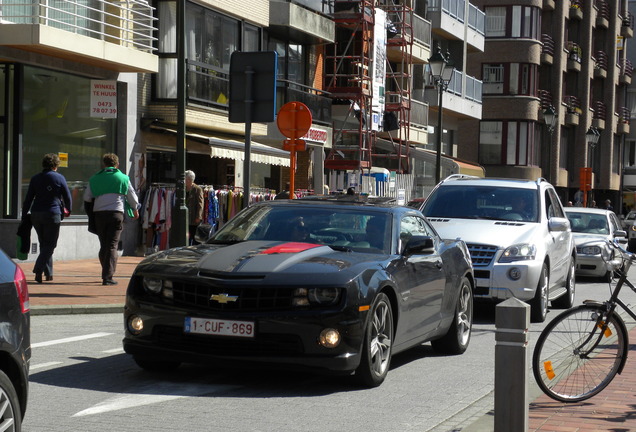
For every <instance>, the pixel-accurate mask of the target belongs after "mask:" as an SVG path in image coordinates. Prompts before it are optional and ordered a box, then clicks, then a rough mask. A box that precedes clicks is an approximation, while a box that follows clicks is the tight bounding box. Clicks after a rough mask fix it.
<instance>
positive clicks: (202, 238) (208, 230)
mask: <svg viewBox="0 0 636 432" xmlns="http://www.w3.org/2000/svg"><path fill="white" fill-rule="evenodd" d="M212 234H213V233H212V225H210V224H199V226H198V227H197V230H196V232H195V233H194V239H195V240H196V241H197V242H199V243H207V241H208V240H210V237H212Z"/></svg>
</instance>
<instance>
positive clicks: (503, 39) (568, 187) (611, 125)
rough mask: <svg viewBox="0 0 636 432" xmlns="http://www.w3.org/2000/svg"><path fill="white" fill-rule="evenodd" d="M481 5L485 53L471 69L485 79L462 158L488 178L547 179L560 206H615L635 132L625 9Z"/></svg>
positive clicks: (542, 0)
mask: <svg viewBox="0 0 636 432" xmlns="http://www.w3.org/2000/svg"><path fill="white" fill-rule="evenodd" d="M475 3H476V4H477V5H478V6H479V7H480V9H482V10H483V11H484V12H485V14H486V46H485V49H484V52H483V53H477V54H474V55H471V57H470V68H469V69H470V70H471V71H472V72H473V73H474V74H475V76H477V77H479V78H480V79H482V80H483V83H484V91H483V103H484V110H483V118H482V119H481V120H480V121H478V122H476V121H468V122H467V125H466V127H465V128H462V131H463V132H465V133H466V135H465V136H464V137H462V138H460V151H459V155H460V156H462V157H467V158H475V157H476V160H477V161H478V162H479V163H480V164H482V165H483V166H484V167H485V169H486V174H487V175H488V176H489V177H493V176H494V177H496V176H500V177H512V178H527V179H536V178H538V177H544V178H547V179H548V180H549V181H550V182H551V183H553V184H554V185H555V187H556V188H557V191H558V192H559V195H560V197H561V200H562V201H563V202H564V203H566V202H568V201H572V202H573V203H574V204H577V203H578V205H584V204H585V205H591V203H592V201H596V202H597V203H601V202H604V201H605V199H611V201H612V202H614V203H619V202H620V201H621V181H622V180H621V179H622V176H621V167H622V160H623V147H624V141H625V138H626V136H627V134H629V132H630V110H629V109H628V107H627V105H628V103H627V86H628V85H629V84H630V83H631V79H632V64H631V62H630V60H629V58H628V57H627V55H626V52H627V50H626V47H627V46H628V45H629V41H630V39H631V38H632V37H633V15H632V14H631V13H630V12H629V10H628V8H627V2H626V1H623V0H615V1H611V0H595V1H579V0H566V1H554V0H529V1H514V2H501V1H495V0H480V1H476V2H475ZM551 114H553V115H551ZM551 119H555V121H554V123H553V124H547V123H548V122H547V121H548V120H551ZM475 136H478V137H479V141H478V148H477V149H475V140H474V137H475ZM585 169H587V170H585ZM586 171H588V172H589V171H591V173H592V175H591V178H590V179H589V181H588V180H586V175H585V172H586ZM581 189H582V190H581Z"/></svg>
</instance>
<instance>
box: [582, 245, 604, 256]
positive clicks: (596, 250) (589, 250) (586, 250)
mask: <svg viewBox="0 0 636 432" xmlns="http://www.w3.org/2000/svg"><path fill="white" fill-rule="evenodd" d="M577 252H578V253H580V254H581V255H600V254H601V248H600V246H581V248H579V250H578V251H577Z"/></svg>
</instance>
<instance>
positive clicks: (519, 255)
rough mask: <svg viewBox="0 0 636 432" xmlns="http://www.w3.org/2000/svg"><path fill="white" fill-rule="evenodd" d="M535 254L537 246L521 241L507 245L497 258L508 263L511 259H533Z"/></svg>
mask: <svg viewBox="0 0 636 432" xmlns="http://www.w3.org/2000/svg"><path fill="white" fill-rule="evenodd" d="M536 255H537V248H536V247H535V246H534V245H533V244H529V243H521V244H516V245H512V246H508V247H507V248H506V250H504V252H503V254H502V255H501V258H499V262H500V263H508V262H513V261H525V260H533V259H534V258H535V256H536Z"/></svg>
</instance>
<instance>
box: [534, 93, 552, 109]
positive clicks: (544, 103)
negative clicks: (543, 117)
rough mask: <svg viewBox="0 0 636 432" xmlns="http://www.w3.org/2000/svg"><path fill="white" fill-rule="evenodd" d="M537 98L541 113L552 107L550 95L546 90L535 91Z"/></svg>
mask: <svg viewBox="0 0 636 432" xmlns="http://www.w3.org/2000/svg"><path fill="white" fill-rule="evenodd" d="M537 96H538V97H539V103H540V104H541V111H543V110H545V109H547V108H549V107H551V106H554V103H553V101H552V93H550V92H549V91H548V90H537Z"/></svg>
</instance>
